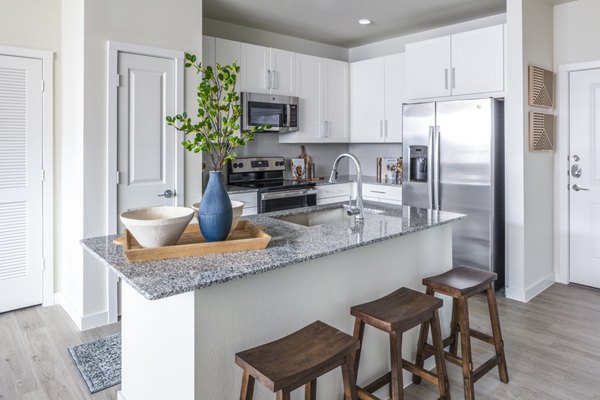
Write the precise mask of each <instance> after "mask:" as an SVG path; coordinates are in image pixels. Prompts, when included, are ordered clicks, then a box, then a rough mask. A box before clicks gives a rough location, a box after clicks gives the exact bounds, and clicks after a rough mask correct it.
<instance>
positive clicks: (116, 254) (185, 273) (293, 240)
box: [81, 201, 465, 300]
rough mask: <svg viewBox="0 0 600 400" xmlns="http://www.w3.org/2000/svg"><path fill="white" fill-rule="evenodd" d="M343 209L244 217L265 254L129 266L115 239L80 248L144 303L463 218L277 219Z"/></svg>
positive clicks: (412, 212) (389, 208)
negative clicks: (266, 239) (261, 238)
mask: <svg viewBox="0 0 600 400" xmlns="http://www.w3.org/2000/svg"><path fill="white" fill-rule="evenodd" d="M340 207H342V203H334V204H328V205H322V206H314V207H308V208H302V209H296V210H287V211H280V212H274V213H269V214H261V215H256V216H251V217H247V218H245V219H247V220H249V221H251V222H252V223H255V224H258V225H260V226H262V227H263V228H264V230H265V231H266V232H267V233H268V234H269V235H271V236H272V240H271V242H270V243H269V246H268V247H267V248H266V249H265V250H255V251H245V252H238V253H228V254H218V255H209V256H203V257H186V258H176V259H168V260H157V261H144V262H135V263H132V262H129V261H128V260H127V259H126V258H125V255H124V254H123V250H122V248H121V247H120V246H118V245H115V244H114V243H113V239H114V238H115V237H116V236H106V237H96V238H90V239H84V240H82V241H81V244H82V246H83V247H84V249H85V250H86V251H88V252H89V253H90V254H91V255H92V256H94V257H95V258H97V259H98V260H100V261H101V262H102V263H103V264H104V265H106V266H107V267H109V268H110V269H112V270H113V271H114V272H115V273H116V274H117V275H118V276H119V277H120V278H121V279H123V280H124V281H125V282H126V283H128V284H129V285H130V286H131V287H132V288H134V289H135V290H136V291H137V292H139V293H141V294H142V295H143V296H144V297H145V298H147V299H149V300H156V299H161V298H165V297H170V296H174V295H177V294H181V293H185V292H189V291H192V290H195V289H201V288H205V287H209V286H212V285H217V284H220V283H224V282H227V281H231V280H234V279H240V278H244V277H246V276H250V275H255V274H259V273H262V272H267V271H271V270H275V269H279V268H283V267H286V266H290V265H293V264H298V263H302V262H304V261H308V260H311V259H316V258H319V257H325V256H328V255H331V254H334V253H339V252H344V251H347V250H349V249H353V248H357V247H361V246H367V245H370V244H373V243H377V242H382V241H386V240H388V239H392V238H395V237H399V236H403V235H408V234H412V233H415V232H419V231H422V230H426V229H430V228H432V227H435V226H438V225H442V224H447V223H450V222H454V221H458V220H461V219H463V218H465V216H464V215H461V214H454V213H449V212H444V211H433V210H427V209H420V208H415V207H408V206H394V205H387V204H383V203H373V202H368V201H366V202H365V208H366V209H368V210H369V211H366V215H365V220H364V222H363V223H361V224H356V223H355V221H354V218H344V219H341V218H340V219H339V220H336V221H334V222H331V223H327V224H324V225H317V226H312V227H306V226H303V225H297V224H294V223H290V222H285V221H283V220H279V219H277V217H284V216H290V215H294V214H301V213H306V212H307V211H322V210H330V209H336V208H340Z"/></svg>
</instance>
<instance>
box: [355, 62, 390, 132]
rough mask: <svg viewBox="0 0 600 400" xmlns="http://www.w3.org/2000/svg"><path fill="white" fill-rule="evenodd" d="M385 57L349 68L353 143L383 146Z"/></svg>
mask: <svg viewBox="0 0 600 400" xmlns="http://www.w3.org/2000/svg"><path fill="white" fill-rule="evenodd" d="M384 71H385V70H384V60H383V57H379V58H373V59H370V60H365V61H358V62H355V63H352V64H351V65H350V87H351V88H352V91H351V93H350V118H351V123H350V129H351V131H350V141H351V142H353V143H381V142H383V123H384V119H385V113H384V107H385V100H384V93H385V83H384Z"/></svg>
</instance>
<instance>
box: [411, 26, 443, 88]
mask: <svg viewBox="0 0 600 400" xmlns="http://www.w3.org/2000/svg"><path fill="white" fill-rule="evenodd" d="M450 54H451V53H450V36H444V37H441V38H436V39H430V40H424V41H422V42H416V43H409V44H407V45H406V76H407V77H408V79H407V82H406V85H407V95H408V98H409V99H423V98H427V97H442V96H450V61H451V60H450Z"/></svg>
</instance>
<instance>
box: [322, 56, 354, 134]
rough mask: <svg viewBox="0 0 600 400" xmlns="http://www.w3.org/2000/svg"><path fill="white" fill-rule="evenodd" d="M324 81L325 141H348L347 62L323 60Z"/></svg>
mask: <svg viewBox="0 0 600 400" xmlns="http://www.w3.org/2000/svg"><path fill="white" fill-rule="evenodd" d="M323 67H324V69H325V81H324V89H323V96H324V98H323V105H324V109H325V112H324V113H325V117H324V119H325V121H324V127H323V129H324V133H325V136H326V138H325V139H324V141H325V142H328V143H335V142H342V143H343V142H348V134H349V131H350V129H349V124H350V121H349V118H348V117H349V116H348V98H349V93H348V85H349V81H348V63H346V62H342V61H336V60H324V64H323Z"/></svg>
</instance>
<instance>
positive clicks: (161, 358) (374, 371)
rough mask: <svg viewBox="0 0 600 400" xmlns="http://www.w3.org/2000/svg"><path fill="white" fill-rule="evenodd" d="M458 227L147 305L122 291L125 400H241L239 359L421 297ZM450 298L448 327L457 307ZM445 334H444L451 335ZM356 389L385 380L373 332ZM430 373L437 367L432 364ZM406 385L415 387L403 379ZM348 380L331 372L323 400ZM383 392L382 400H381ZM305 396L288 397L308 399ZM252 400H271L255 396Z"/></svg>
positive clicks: (409, 352) (323, 383)
mask: <svg viewBox="0 0 600 400" xmlns="http://www.w3.org/2000/svg"><path fill="white" fill-rule="evenodd" d="M451 262H452V225H451V224H446V225H440V226H437V227H433V228H430V229H427V230H423V231H420V232H417V233H414V234H411V235H406V236H401V237H397V238H393V239H390V240H386V241H382V242H379V243H375V244H372V245H369V246H363V247H359V248H355V249H352V250H349V251H345V252H341V253H335V254H333V255H330V256H326V257H321V258H318V259H314V260H310V261H306V262H303V263H300V264H297V265H293V266H288V267H287V268H282V269H278V270H274V271H269V272H267V273H262V274H257V275H255V276H249V277H246V278H244V279H239V280H233V281H230V282H227V283H224V284H220V285H215V286H211V287H208V288H203V289H198V290H195V291H193V292H188V293H184V294H180V295H176V296H172V297H168V298H165V299H160V300H155V301H150V300H147V299H145V298H144V297H142V295H140V294H139V293H137V292H136V291H135V290H134V289H133V288H131V287H129V286H128V285H127V284H125V285H124V288H123V300H122V301H123V322H122V334H123V375H122V376H123V379H122V380H123V383H122V389H121V393H120V397H119V398H120V399H122V400H159V399H160V400H164V399H168V398H173V399H178V400H201V399H202V400H206V399H234V398H237V397H238V396H239V385H240V383H241V381H242V371H241V369H240V368H238V367H237V366H236V364H235V361H234V356H235V353H236V352H238V351H240V350H243V349H247V348H251V347H254V346H257V345H260V344H262V343H266V342H270V341H273V340H275V339H277V338H280V337H283V336H285V335H288V334H289V333H291V332H294V331H296V330H298V329H300V328H301V327H303V326H305V325H308V324H310V323H312V322H314V321H315V320H321V321H323V322H325V323H327V324H329V325H331V326H333V327H335V328H337V329H340V330H342V331H344V332H347V333H351V332H352V328H353V323H354V319H353V318H352V316H351V315H350V307H351V306H353V305H355V304H361V303H364V302H367V301H370V300H373V299H376V298H379V297H381V296H382V295H385V294H387V293H390V292H392V291H394V290H396V289H398V288H400V287H402V286H405V287H408V288H411V289H414V290H417V291H420V292H423V291H424V288H423V286H422V285H421V280H422V279H423V278H424V277H426V276H431V275H435V274H439V273H442V272H444V271H446V270H448V269H449V268H450V266H451ZM443 298H444V307H443V308H442V309H441V310H440V311H441V313H440V317H441V320H442V326H444V327H448V326H449V323H450V316H451V315H450V314H451V300H450V299H449V298H445V297H443ZM448 333H449V332H444V334H448ZM417 339H418V330H417V329H413V330H410V331H408V332H406V333H405V336H404V341H403V348H402V352H403V354H404V355H405V357H406V359H408V360H414V357H415V351H416V343H417ZM364 346H365V349H368V351H365V352H363V354H362V356H361V368H360V371H359V375H358V382H359V383H364V382H366V381H370V380H372V379H374V378H376V377H377V376H380V375H382V374H383V373H385V372H387V371H389V369H390V361H389V360H390V356H389V343H388V336H387V335H386V334H385V333H383V332H368V333H367V334H366V335H365V339H364ZM429 361H430V363H429V364H428V365H427V364H426V368H432V367H433V361H432V360H429ZM404 381H405V382H410V374H408V373H407V372H405V374H404ZM341 382H342V377H341V373H340V372H339V370H334V371H331V372H329V373H327V374H326V375H324V376H323V377H321V378H320V379H319V390H318V396H319V398H324V399H335V398H342V396H343V388H342V385H341ZM386 392H387V388H383V389H382V390H381V393H377V394H379V395H381V396H382V397H385V396H384V395H385V393H386ZM303 396H304V391H302V390H297V391H295V392H293V393H292V396H291V399H292V400H299V399H303V398H304V397H303ZM254 399H255V400H272V399H273V394H272V393H270V392H269V391H268V390H266V389H265V388H263V387H261V385H257V386H256V392H255V396H254Z"/></svg>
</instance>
